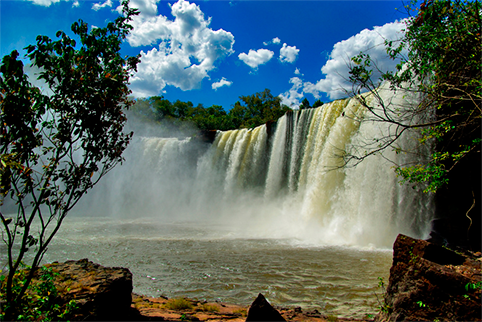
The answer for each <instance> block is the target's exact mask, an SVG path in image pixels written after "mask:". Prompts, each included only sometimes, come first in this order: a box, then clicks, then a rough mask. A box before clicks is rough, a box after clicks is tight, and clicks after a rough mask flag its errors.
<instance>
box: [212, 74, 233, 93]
mask: <svg viewBox="0 0 482 322" xmlns="http://www.w3.org/2000/svg"><path fill="white" fill-rule="evenodd" d="M232 83H233V82H231V81H228V80H227V79H226V78H224V77H223V78H222V79H221V80H220V81H219V82H215V83H213V84H212V88H213V89H214V90H215V91H216V90H217V89H218V88H220V87H223V86H228V87H229V86H231V84H232Z"/></svg>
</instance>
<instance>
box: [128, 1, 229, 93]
mask: <svg viewBox="0 0 482 322" xmlns="http://www.w3.org/2000/svg"><path fill="white" fill-rule="evenodd" d="M156 3H157V1H156V0H144V1H141V0H135V1H132V2H131V6H132V7H136V6H138V7H140V8H141V9H140V12H141V14H140V15H139V16H137V17H135V18H134V20H133V22H132V25H133V27H134V29H133V31H132V32H131V33H130V34H129V36H128V37H127V41H128V42H129V44H130V45H131V46H133V47H135V46H145V45H153V44H158V46H157V48H153V49H151V50H149V51H147V52H144V51H141V63H140V64H139V65H138V72H137V73H136V74H135V75H134V76H133V77H132V78H131V89H132V91H133V93H134V95H135V96H138V97H139V96H152V95H156V94H158V93H159V92H160V91H162V90H163V88H164V87H165V86H167V85H171V86H175V87H178V88H180V89H182V90H191V89H195V88H199V87H200V86H201V82H202V80H203V79H204V78H209V72H210V71H211V70H213V69H214V68H215V67H216V66H215V63H216V62H217V61H220V60H221V59H223V58H224V57H226V56H228V55H231V54H232V53H233V52H234V50H233V45H234V36H233V35H232V34H231V33H230V32H227V31H225V30H223V29H219V30H212V29H211V28H209V24H210V22H211V19H210V18H208V19H205V17H204V14H203V12H202V11H201V9H200V8H199V6H197V5H196V4H191V3H189V2H188V1H185V0H179V1H178V2H176V3H174V4H172V5H171V4H170V8H171V14H172V15H173V17H174V20H169V19H168V18H167V17H165V16H162V15H157V5H156ZM154 7H155V8H156V12H155V13H154ZM142 8H144V10H146V11H147V14H144V13H143V11H142V10H143V9H142Z"/></svg>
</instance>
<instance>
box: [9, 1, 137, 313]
mask: <svg viewBox="0 0 482 322" xmlns="http://www.w3.org/2000/svg"><path fill="white" fill-rule="evenodd" d="M123 14H124V15H123V16H121V17H119V18H117V19H116V20H115V22H111V23H109V24H108V25H107V27H105V28H93V29H91V31H90V32H89V31H88V29H89V28H88V25H87V24H86V23H84V22H83V21H82V20H79V22H76V23H74V24H73V25H72V31H73V33H74V34H75V35H77V36H78V37H79V38H80V44H81V45H80V46H79V47H76V42H75V40H73V39H71V38H70V37H69V36H67V35H66V34H65V33H64V32H62V31H59V32H57V37H58V38H59V39H58V40H56V41H53V40H51V39H50V38H49V37H47V36H38V37H37V43H36V45H31V46H28V47H26V49H27V52H28V55H27V56H28V58H29V59H30V60H31V62H32V66H34V67H36V68H38V69H39V77H38V78H39V79H40V80H42V81H44V82H45V83H46V84H47V86H48V88H49V89H50V91H51V92H52V94H51V95H50V96H47V95H44V94H42V93H41V91H40V90H39V89H38V88H36V87H34V86H32V85H31V84H30V83H29V81H28V78H27V75H25V73H24V71H23V63H22V61H20V60H18V59H17V58H18V52H17V51H13V52H12V53H11V54H10V55H7V56H5V57H4V58H3V60H2V64H1V66H0V72H1V77H0V91H1V94H0V105H1V115H0V117H1V120H0V141H1V145H0V146H1V148H0V149H1V165H0V173H1V184H0V196H1V197H0V198H1V199H0V205H2V206H4V208H3V209H2V212H1V213H0V218H1V221H2V224H3V231H2V237H3V240H4V242H5V243H6V246H7V252H8V254H7V255H8V263H7V268H8V275H7V278H6V281H5V294H6V295H5V298H6V301H7V302H8V303H12V304H13V305H11V306H9V308H8V309H9V311H7V319H9V317H13V316H15V315H16V314H17V315H18V312H21V311H19V310H20V308H18V307H15V304H17V303H20V302H21V301H22V299H23V298H24V296H25V294H26V292H27V289H28V287H29V283H30V281H31V279H32V277H33V275H34V274H35V271H36V269H37V267H38V265H39V263H40V261H41V260H42V257H43V255H44V254H45V252H46V251H47V247H48V245H49V243H50V242H51V240H52V238H53V237H54V235H55V234H56V232H57V231H58V229H59V228H60V226H61V224H62V221H63V220H64V218H65V217H66V215H67V214H68V212H69V211H70V210H71V209H72V208H73V207H74V206H75V205H76V204H77V202H78V201H79V199H80V198H81V197H82V196H83V195H84V194H85V193H86V192H87V191H88V190H89V189H91V188H92V187H93V186H94V185H95V184H96V183H97V182H98V181H99V180H100V179H101V178H102V177H103V176H104V175H105V174H106V173H107V172H109V171H110V170H111V169H112V168H113V167H114V166H115V165H116V164H118V163H119V162H122V160H123V158H122V153H123V151H124V150H125V148H126V147H127V145H128V143H129V141H130V139H131V136H132V133H130V134H125V133H123V126H124V124H125V122H126V117H125V114H124V112H123V109H125V108H128V107H129V106H130V105H131V102H130V101H129V99H128V94H129V93H130V92H129V89H128V87H127V85H128V79H129V76H130V74H131V73H132V71H133V70H135V68H136V66H137V63H138V62H139V59H138V57H130V58H122V57H121V55H120V53H119V51H120V46H121V43H122V41H123V40H124V39H125V38H126V36H127V34H128V32H129V30H130V29H132V27H131V26H130V25H129V21H130V20H131V19H132V17H133V16H134V15H136V14H137V9H129V7H128V2H127V1H126V2H124V3H123ZM9 208H10V209H9ZM5 209H7V211H12V212H15V213H14V214H8V216H7V214H6V213H4V211H5ZM12 209H13V210H12ZM9 216H13V217H9ZM29 250H33V252H32V254H31V255H29V256H28V257H29V258H32V259H31V267H32V268H31V269H30V270H29V273H28V275H27V277H26V278H25V282H24V283H21V284H18V283H17V284H15V282H14V280H15V279H14V277H15V274H17V271H18V269H19V267H20V265H21V263H22V261H23V260H24V259H25V258H27V252H28V251H29ZM29 260H30V259H29ZM19 285H21V286H19ZM18 287H20V289H19V290H18V289H16V288H18Z"/></svg>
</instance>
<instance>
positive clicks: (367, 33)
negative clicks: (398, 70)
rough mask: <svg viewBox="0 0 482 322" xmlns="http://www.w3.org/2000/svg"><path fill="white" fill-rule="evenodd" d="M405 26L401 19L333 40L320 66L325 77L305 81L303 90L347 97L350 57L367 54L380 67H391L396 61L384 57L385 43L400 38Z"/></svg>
mask: <svg viewBox="0 0 482 322" xmlns="http://www.w3.org/2000/svg"><path fill="white" fill-rule="evenodd" d="M404 27H405V23H404V21H402V22H392V23H387V24H385V25H383V26H381V27H374V28H373V29H372V30H368V29H365V30H362V31H361V32H360V33H358V34H356V35H354V36H352V37H350V38H348V39H347V40H343V41H340V42H338V43H336V44H335V46H333V50H332V52H331V54H330V59H329V60H328V61H327V62H326V64H325V65H324V66H323V67H322V68H321V72H322V73H323V74H325V78H322V79H320V80H319V81H318V82H316V83H315V84H313V83H310V82H307V83H305V84H304V86H303V90H304V92H306V93H311V94H313V95H314V96H315V97H316V98H319V96H320V93H321V92H324V93H328V95H329V97H330V98H331V99H337V98H341V97H343V96H346V91H348V92H349V91H350V89H351V84H350V82H349V67H348V66H349V64H350V58H351V57H353V56H356V55H358V54H359V53H360V52H364V53H367V54H369V55H370V57H371V58H372V59H373V61H374V62H375V63H376V64H377V66H378V68H379V69H380V70H394V69H395V66H396V64H397V62H396V61H393V60H391V59H389V58H388V57H387V54H386V49H385V45H384V42H385V40H397V39H400V38H401V36H402V29H404ZM373 77H374V79H377V78H378V77H379V75H377V74H374V75H373Z"/></svg>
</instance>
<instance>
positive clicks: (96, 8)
mask: <svg viewBox="0 0 482 322" xmlns="http://www.w3.org/2000/svg"><path fill="white" fill-rule="evenodd" d="M105 7H112V1H111V0H107V1H106V2H104V3H102V4H100V3H94V5H93V6H92V9H93V10H95V11H98V10H100V9H102V8H105Z"/></svg>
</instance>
